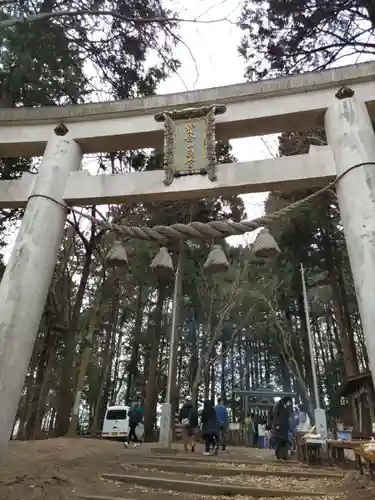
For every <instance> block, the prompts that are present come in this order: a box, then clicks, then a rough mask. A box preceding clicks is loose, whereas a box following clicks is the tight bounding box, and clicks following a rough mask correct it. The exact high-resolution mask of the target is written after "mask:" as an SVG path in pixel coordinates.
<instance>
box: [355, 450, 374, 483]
mask: <svg viewBox="0 0 375 500" xmlns="http://www.w3.org/2000/svg"><path fill="white" fill-rule="evenodd" d="M354 453H355V459H356V464H357V466H358V469H359V472H360V474H361V475H363V474H364V473H365V467H366V468H367V471H368V473H369V476H370V479H375V453H371V452H369V451H366V450H364V449H363V448H362V447H361V446H359V447H358V448H356V449H355V450H354Z"/></svg>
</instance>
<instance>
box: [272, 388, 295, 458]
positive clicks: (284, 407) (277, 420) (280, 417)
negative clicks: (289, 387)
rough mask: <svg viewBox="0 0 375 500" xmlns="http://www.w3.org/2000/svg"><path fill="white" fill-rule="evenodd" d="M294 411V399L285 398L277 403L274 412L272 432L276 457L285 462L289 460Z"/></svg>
mask: <svg viewBox="0 0 375 500" xmlns="http://www.w3.org/2000/svg"><path fill="white" fill-rule="evenodd" d="M292 409H293V408H292V398H291V397H290V396H285V397H284V398H281V399H280V401H278V402H277V403H276V405H275V408H274V411H273V417H272V430H271V432H272V437H273V438H274V441H275V456H276V459H277V460H282V461H285V460H287V459H288V448H289V444H288V443H289V436H290V422H291V418H290V417H291V413H292Z"/></svg>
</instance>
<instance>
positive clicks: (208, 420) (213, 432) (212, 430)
mask: <svg viewBox="0 0 375 500" xmlns="http://www.w3.org/2000/svg"><path fill="white" fill-rule="evenodd" d="M201 425H202V438H203V439H204V441H205V451H204V455H209V454H210V449H211V447H212V449H213V452H214V453H215V455H217V453H218V451H219V446H218V439H219V425H218V423H217V420H216V410H215V407H214V404H213V402H212V401H210V400H206V401H205V402H204V404H203V411H202V415H201Z"/></svg>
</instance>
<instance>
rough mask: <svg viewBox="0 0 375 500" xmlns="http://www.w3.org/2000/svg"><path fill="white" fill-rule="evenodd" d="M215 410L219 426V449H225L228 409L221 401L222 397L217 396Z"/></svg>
mask: <svg viewBox="0 0 375 500" xmlns="http://www.w3.org/2000/svg"><path fill="white" fill-rule="evenodd" d="M215 411H216V422H217V424H218V426H219V443H220V445H221V449H222V450H223V451H225V448H226V446H227V440H226V438H227V431H228V426H229V414H228V409H227V407H226V406H225V404H224V402H223V398H218V400H217V405H216V408H215Z"/></svg>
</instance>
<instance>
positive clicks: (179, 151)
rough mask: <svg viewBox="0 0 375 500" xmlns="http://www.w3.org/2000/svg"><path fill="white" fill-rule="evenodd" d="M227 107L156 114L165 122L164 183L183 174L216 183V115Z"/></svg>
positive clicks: (205, 107)
mask: <svg viewBox="0 0 375 500" xmlns="http://www.w3.org/2000/svg"><path fill="white" fill-rule="evenodd" d="M225 111H226V108H225V106H204V107H201V108H188V109H182V110H177V111H167V112H164V113H159V114H158V115H155V120H157V121H163V122H164V129H165V132H164V161H163V164H164V170H165V180H164V184H166V185H167V186H168V185H170V184H171V183H172V182H173V179H174V178H175V177H179V176H182V175H192V174H201V175H207V176H208V178H209V179H210V180H211V181H215V180H216V173H215V166H216V157H215V115H217V114H222V113H225Z"/></svg>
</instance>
